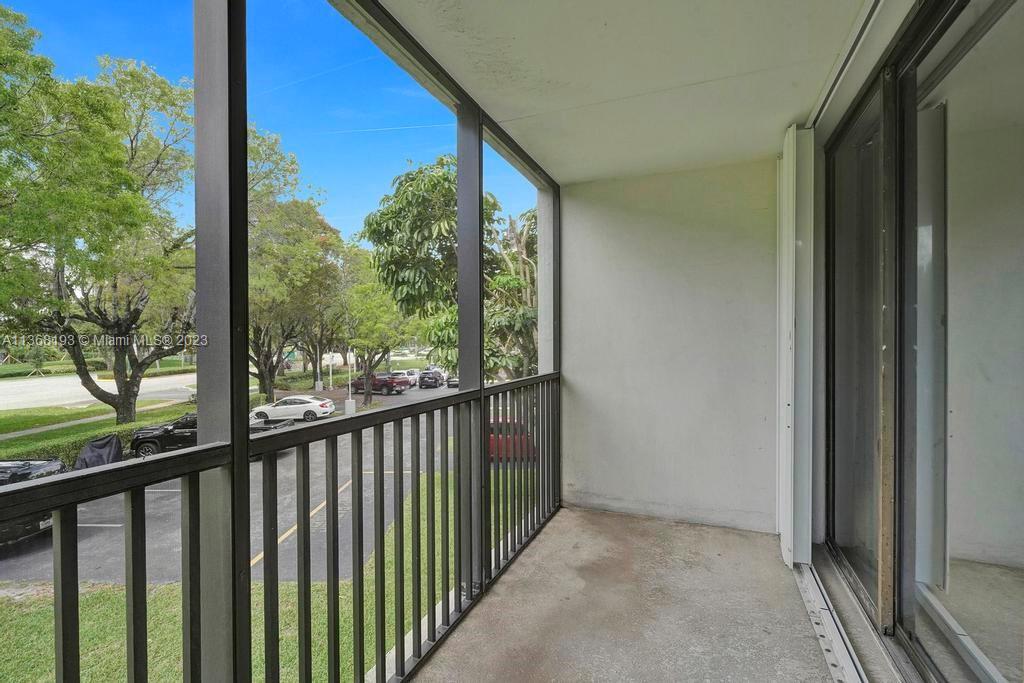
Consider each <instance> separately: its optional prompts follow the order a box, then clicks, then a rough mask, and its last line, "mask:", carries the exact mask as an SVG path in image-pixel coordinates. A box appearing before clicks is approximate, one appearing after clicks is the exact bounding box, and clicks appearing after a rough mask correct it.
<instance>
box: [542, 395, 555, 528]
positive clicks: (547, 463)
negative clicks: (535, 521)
mask: <svg viewBox="0 0 1024 683" xmlns="http://www.w3.org/2000/svg"><path fill="white" fill-rule="evenodd" d="M553 386H554V384H553V383H552V382H550V381H548V382H545V383H544V392H545V394H544V396H545V402H544V405H545V408H544V423H545V425H546V426H547V428H546V429H545V430H544V474H545V485H544V494H545V496H546V497H545V499H544V516H545V517H547V516H548V515H550V514H551V508H552V505H551V500H552V498H553V497H554V496H553V494H552V486H551V473H552V469H551V458H552V456H553V455H554V453H553V452H552V448H551V444H552V443H553V439H552V438H551V433H552V429H553V428H554V424H553V422H552V420H551V415H552V412H553V411H554V396H555V392H554V391H553V390H552V387H553Z"/></svg>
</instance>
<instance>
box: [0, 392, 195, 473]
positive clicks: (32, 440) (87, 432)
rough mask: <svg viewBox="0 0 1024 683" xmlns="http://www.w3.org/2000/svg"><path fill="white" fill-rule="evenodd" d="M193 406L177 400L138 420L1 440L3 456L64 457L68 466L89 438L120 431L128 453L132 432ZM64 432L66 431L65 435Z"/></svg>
mask: <svg viewBox="0 0 1024 683" xmlns="http://www.w3.org/2000/svg"><path fill="white" fill-rule="evenodd" d="M190 410H195V408H194V407H193V406H189V405H187V404H177V405H173V406H168V407H166V408H159V409H157V410H150V411H145V412H141V413H139V414H138V415H137V416H136V420H135V422H130V423H128V424H123V425H117V424H112V422H113V420H112V419H111V420H110V421H106V420H104V421H102V422H97V423H94V424H84V425H75V426H73V427H67V428H63V429H55V430H52V431H49V432H43V433H41V434H33V435H32V436H23V437H18V438H16V439H11V440H9V441H6V442H0V460H21V459H29V458H31V459H39V460H45V459H49V458H60V459H61V460H63V461H64V462H65V463H66V464H67V465H68V466H71V465H73V464H74V463H75V458H77V457H78V453H79V452H80V451H81V450H82V447H83V446H85V444H87V443H88V442H89V441H91V440H93V439H95V438H97V437H100V436H106V435H107V434H117V436H118V438H119V439H121V446H122V448H123V449H124V451H125V454H126V455H127V452H128V447H129V446H130V445H131V440H132V433H133V432H135V430H136V429H139V428H141V427H146V426H150V425H154V424H161V423H163V422H170V421H171V420H175V419H177V418H179V417H181V416H182V415H184V414H185V413H187V412H189V411H190ZM61 432H65V433H66V434H65V435H64V436H61Z"/></svg>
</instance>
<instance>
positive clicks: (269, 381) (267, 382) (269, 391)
mask: <svg viewBox="0 0 1024 683" xmlns="http://www.w3.org/2000/svg"><path fill="white" fill-rule="evenodd" d="M276 374H277V373H275V372H274V368H273V366H272V365H271V364H266V363H260V364H259V365H258V366H256V378H257V380H258V381H259V385H260V393H261V394H263V395H264V396H266V397H267V403H273V402H274V378H275V375H276Z"/></svg>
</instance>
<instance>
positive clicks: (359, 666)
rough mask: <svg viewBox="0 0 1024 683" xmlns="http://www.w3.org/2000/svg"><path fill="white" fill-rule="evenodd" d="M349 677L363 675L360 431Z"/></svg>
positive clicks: (355, 437) (355, 442)
mask: <svg viewBox="0 0 1024 683" xmlns="http://www.w3.org/2000/svg"><path fill="white" fill-rule="evenodd" d="M351 456H352V464H351V468H350V469H351V470H352V479H351V482H352V483H351V487H352V678H353V680H354V681H356V682H357V683H358V681H362V680H363V675H364V673H365V672H366V656H365V655H364V654H363V643H364V642H365V641H364V633H363V591H364V588H363V432H362V430H356V431H354V432H352V453H351Z"/></svg>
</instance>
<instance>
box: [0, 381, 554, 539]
mask: <svg viewBox="0 0 1024 683" xmlns="http://www.w3.org/2000/svg"><path fill="white" fill-rule="evenodd" d="M558 378H559V373H558V372H549V373H545V374H542V375H534V376H532V377H524V378H522V379H516V380H512V381H510V382H504V383H502V384H492V385H489V386H486V387H484V389H483V391H482V394H483V395H484V396H494V395H497V394H501V393H504V392H506V391H512V390H514V389H520V388H523V387H527V386H532V385H534V384H539V383H541V382H545V381H549V380H554V379H558ZM480 394H481V392H478V391H471V390H470V391H460V392H457V393H455V394H449V395H447V396H441V397H438V398H433V399H429V400H426V401H417V402H415V403H409V404H407V405H402V406H396V407H394V408H387V409H384V410H372V411H368V412H365V413H358V414H356V415H346V416H342V417H336V418H329V419H326V420H321V421H319V422H316V423H314V424H310V425H307V424H299V425H296V426H294V427H288V428H284V429H278V430H274V431H272V432H266V433H264V434H259V435H257V436H255V437H253V438H252V439H250V440H249V455H250V457H252V456H259V455H263V454H266V453H273V452H276V451H281V450H286V449H288V448H294V447H296V446H299V445H302V444H308V443H313V442H316V441H322V440H324V439H329V438H332V437H337V436H344V435H346V434H351V433H352V432H355V431H357V430H361V429H369V428H372V427H374V426H376V425H379V424H387V423H389V422H394V421H396V420H403V419H405V418H408V417H412V416H414V415H422V414H424V413H428V412H431V411H434V410H440V409H442V408H447V407H450V406H454V405H458V404H459V403H463V402H465V401H469V400H472V399H474V398H476V397H478V396H480ZM230 461H231V448H230V446H229V445H228V444H226V443H219V442H218V443H211V444H206V445H203V446H196V447H193V448H186V449H181V450H176V451H171V452H168V453H163V454H161V455H156V456H151V457H149V458H145V459H139V458H136V459H131V460H124V461H121V462H117V463H111V464H109V465H101V466H99V467H92V468H89V469H87V470H80V471H77V472H65V473H63V474H57V475H53V476H50V477H46V478H45V479H35V480H29V481H24V482H18V483H16V484H10V485H8V486H5V487H3V489H2V490H0V522H8V521H11V520H14V519H17V518H19V517H25V516H29V515H32V514H39V513H45V512H49V511H51V510H56V509H57V508H60V507H64V506H66V505H76V504H81V503H87V502H89V501H91V500H97V499H99V498H105V497H107V496H112V495H116V494H119V493H123V492H125V491H128V490H130V489H133V488H136V487H139V486H149V485H151V484H158V483H160V482H163V481H168V480H170V479H176V478H178V477H182V476H185V475H187V474H192V473H194V472H203V471H205V470H209V469H213V468H214V467H219V466H221V465H226V464H228V463H229V462H230Z"/></svg>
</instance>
